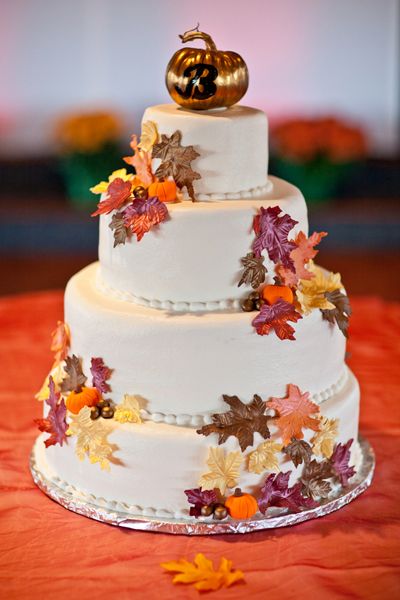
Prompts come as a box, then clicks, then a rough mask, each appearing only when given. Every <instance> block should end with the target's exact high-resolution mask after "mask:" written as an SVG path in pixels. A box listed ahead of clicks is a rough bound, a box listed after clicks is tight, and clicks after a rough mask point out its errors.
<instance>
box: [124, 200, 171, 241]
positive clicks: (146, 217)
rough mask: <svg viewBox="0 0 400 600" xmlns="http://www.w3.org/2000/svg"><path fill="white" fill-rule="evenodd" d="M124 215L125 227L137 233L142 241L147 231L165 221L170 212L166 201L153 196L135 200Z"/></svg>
mask: <svg viewBox="0 0 400 600" xmlns="http://www.w3.org/2000/svg"><path fill="white" fill-rule="evenodd" d="M123 215H124V224H125V227H126V228H127V229H129V230H130V231H131V233H133V234H135V235H136V238H137V241H138V242H140V240H141V239H142V238H143V236H144V235H145V233H148V232H149V231H150V229H152V228H153V227H155V226H156V225H158V224H159V223H162V222H163V221H165V220H166V219H167V218H168V216H169V213H168V209H167V207H166V206H165V203H164V202H160V200H159V199H158V198H157V197H156V196H153V197H151V198H146V199H140V200H135V201H134V202H132V204H130V205H129V206H128V207H127V208H126V209H125V210H124V212H123Z"/></svg>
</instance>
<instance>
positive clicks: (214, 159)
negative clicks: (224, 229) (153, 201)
mask: <svg viewBox="0 0 400 600" xmlns="http://www.w3.org/2000/svg"><path fill="white" fill-rule="evenodd" d="M146 121H153V122H154V123H156V124H157V128H158V131H159V133H160V134H166V135H171V134H173V133H174V132H175V131H177V130H178V131H180V132H181V134H182V140H183V143H184V145H185V146H190V145H193V146H194V148H195V149H196V150H197V151H198V152H199V154H200V157H199V158H197V159H196V160H195V161H194V162H193V164H192V166H193V168H194V170H195V171H197V172H198V173H199V174H200V175H201V179H198V180H197V181H195V182H194V188H195V192H196V197H197V200H200V201H206V200H224V199H229V198H232V199H238V198H244V197H246V198H247V197H252V196H254V195H260V194H262V193H264V192H266V191H267V190H268V180H267V172H268V122H267V117H266V116H265V113H264V112H262V111H261V110H257V109H255V108H248V107H247V106H240V105H235V106H232V107H231V108H226V109H223V108H222V109H217V110H210V111H204V112H203V111H191V110H186V109H184V108H182V107H180V106H178V105H177V104H161V105H159V106H151V107H150V108H147V109H146V111H145V113H144V115H143V121H142V122H143V123H144V122H146ZM155 165H156V166H157V164H156V161H155Z"/></svg>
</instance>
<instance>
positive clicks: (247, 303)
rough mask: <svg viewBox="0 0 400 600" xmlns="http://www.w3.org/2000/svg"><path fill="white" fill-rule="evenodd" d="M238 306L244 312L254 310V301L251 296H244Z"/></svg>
mask: <svg viewBox="0 0 400 600" xmlns="http://www.w3.org/2000/svg"><path fill="white" fill-rule="evenodd" d="M240 306H241V308H242V310H243V311H244V312H252V311H253V310H254V301H253V300H251V298H245V299H244V300H242V301H241V302H240Z"/></svg>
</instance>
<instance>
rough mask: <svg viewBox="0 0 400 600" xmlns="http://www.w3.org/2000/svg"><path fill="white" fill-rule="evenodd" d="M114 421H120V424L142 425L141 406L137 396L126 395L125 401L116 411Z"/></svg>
mask: <svg viewBox="0 0 400 600" xmlns="http://www.w3.org/2000/svg"><path fill="white" fill-rule="evenodd" d="M114 421H118V423H142V418H141V416H140V405H139V402H138V399H137V398H136V396H130V395H129V394H125V396H124V399H123V401H122V402H121V404H118V405H117V407H116V409H115V412H114Z"/></svg>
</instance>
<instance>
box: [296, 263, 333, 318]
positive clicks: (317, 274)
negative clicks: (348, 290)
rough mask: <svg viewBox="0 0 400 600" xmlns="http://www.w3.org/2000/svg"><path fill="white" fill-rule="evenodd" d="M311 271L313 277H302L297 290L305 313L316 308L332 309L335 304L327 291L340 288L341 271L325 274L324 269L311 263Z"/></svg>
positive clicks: (298, 298)
mask: <svg viewBox="0 0 400 600" xmlns="http://www.w3.org/2000/svg"><path fill="white" fill-rule="evenodd" d="M308 269H309V271H310V272H311V273H312V275H313V277H312V279H309V280H308V279H301V280H300V282H299V287H298V288H297V291H296V296H297V300H298V302H299V304H300V306H301V309H302V311H303V312H304V314H306V315H307V314H309V313H310V312H311V311H312V310H313V309H314V308H319V309H321V310H325V309H327V310H332V309H334V308H335V305H334V304H332V302H330V301H329V300H328V298H327V296H326V293H327V292H334V291H335V290H340V289H341V287H342V282H341V280H340V274H339V273H327V274H325V273H324V271H323V270H322V269H320V268H319V267H317V266H316V265H314V263H313V262H312V261H310V263H309V267H308Z"/></svg>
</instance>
